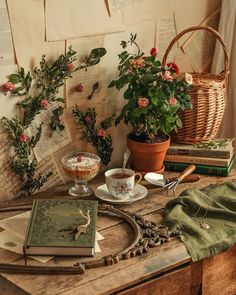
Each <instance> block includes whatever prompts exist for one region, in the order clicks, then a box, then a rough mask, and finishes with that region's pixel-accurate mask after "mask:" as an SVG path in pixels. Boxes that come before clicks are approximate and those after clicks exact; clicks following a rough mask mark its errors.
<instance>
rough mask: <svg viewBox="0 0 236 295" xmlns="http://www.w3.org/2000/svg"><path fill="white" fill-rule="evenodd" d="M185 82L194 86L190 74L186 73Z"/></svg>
mask: <svg viewBox="0 0 236 295" xmlns="http://www.w3.org/2000/svg"><path fill="white" fill-rule="evenodd" d="M185 80H186V82H187V83H188V84H189V85H191V84H193V77H192V75H190V74H189V73H185Z"/></svg>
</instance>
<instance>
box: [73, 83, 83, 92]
mask: <svg viewBox="0 0 236 295" xmlns="http://www.w3.org/2000/svg"><path fill="white" fill-rule="evenodd" d="M75 91H76V92H79V93H81V92H83V91H84V85H83V84H82V83H79V84H78V85H76V86H75Z"/></svg>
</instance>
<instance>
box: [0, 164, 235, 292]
mask: <svg viewBox="0 0 236 295" xmlns="http://www.w3.org/2000/svg"><path fill="white" fill-rule="evenodd" d="M176 175H177V173H174V172H173V173H166V176H167V177H174V176H176ZM231 180H234V181H236V172H235V170H234V171H232V172H231V174H230V176H229V177H227V178H225V177H209V176H201V179H200V180H199V181H198V182H195V183H183V184H180V185H179V187H178V188H177V194H179V193H180V192H182V191H183V190H185V189H188V188H203V187H205V186H208V185H209V184H213V183H222V182H225V181H231ZM102 183H104V177H103V176H100V177H98V178H96V179H95V181H93V182H92V186H93V188H96V187H97V186H98V185H101V184H102ZM141 184H142V185H145V186H146V187H147V188H148V189H149V195H148V196H147V197H146V198H145V199H143V200H140V201H138V202H135V203H132V204H129V205H126V206H120V208H122V209H125V210H129V211H131V212H136V213H138V214H141V215H142V216H144V217H145V218H146V219H148V220H152V221H154V222H161V221H162V214H163V208H164V207H165V204H166V203H167V202H168V201H169V200H171V199H172V198H173V197H174V196H173V195H171V194H169V195H167V194H166V193H165V192H161V189H160V188H157V187H155V186H153V185H150V184H148V183H147V182H146V181H144V180H143V181H142V182H141ZM67 189H68V187H66V186H64V187H60V188H58V189H57V190H54V191H50V192H48V193H45V192H44V193H41V194H43V195H44V196H45V197H50V196H54V197H55V196H58V197H59V196H66V194H67ZM14 214H16V212H15V213H14ZM10 215H12V213H1V215H0V218H1V219H2V218H6V217H7V216H10ZM97 228H98V230H99V231H100V232H101V234H102V235H104V237H105V240H103V241H100V242H99V245H100V247H101V249H102V253H101V254H96V256H95V258H96V259H97V258H99V257H100V256H104V255H106V254H111V253H115V252H116V251H119V250H121V249H123V248H125V247H126V246H127V245H128V244H129V242H130V241H131V239H132V231H131V229H130V227H129V226H128V225H127V224H126V223H125V222H124V221H123V220H121V219H119V218H117V217H114V216H109V217H108V216H103V215H99V217H98V223H97ZM235 249H236V248H235ZM226 253H227V252H226ZM226 253H225V254H226ZM221 255H222V254H221ZM233 255H234V260H233V259H231V260H232V261H234V265H236V263H235V259H236V258H235V253H234V254H233ZM218 256H220V255H218ZM218 256H216V257H214V258H212V259H216V260H217V259H218ZM227 257H228V256H227ZM231 258H232V257H231ZM0 259H1V262H9V261H14V263H23V260H22V258H20V257H19V255H16V254H14V253H11V252H9V251H6V250H3V249H0ZM84 259H85V258H80V259H79V258H78V257H76V258H73V257H71V258H63V257H57V258H55V259H53V260H52V261H50V262H48V263H47V264H48V265H60V264H61V265H71V264H73V263H74V262H78V261H83V260H84ZM91 259H93V258H91ZM86 260H87V258H86ZM223 260H224V259H223ZM207 261H208V260H206V264H204V271H205V269H208V267H209V266H210V265H211V263H210V262H207ZM30 262H31V263H32V264H37V263H38V262H36V261H33V260H31V261H30ZM190 262H191V259H190V256H189V255H188V253H187V251H186V249H185V246H184V244H183V243H181V242H180V241H179V240H178V239H175V238H173V239H172V240H171V241H170V242H169V243H167V244H164V245H161V246H158V247H156V248H152V249H151V250H150V251H149V253H147V254H144V255H142V256H138V257H135V258H131V259H128V260H124V261H121V262H119V263H118V264H116V265H112V266H106V267H101V268H97V269H89V270H86V272H85V274H84V275H67V276H65V275H64V276H63V275H50V276H47V275H19V274H1V283H2V282H4V280H5V282H6V285H7V284H12V285H13V286H16V287H17V289H18V290H20V292H21V293H19V294H34V295H37V294H65V295H70V294H71V295H72V294H73V295H75V294H76V295H77V294H79V295H80V294H82V295H86V294H89V295H90V294H114V293H118V292H121V291H122V292H124V290H125V289H127V290H128V289H130V290H132V288H135V287H137V286H145V284H147V282H148V281H149V280H150V281H151V282H152V287H150V288H151V290H155V288H157V286H158V284H157V283H156V282H158V280H160V282H162V283H160V286H164V285H165V284H164V282H168V281H169V280H168V279H167V278H169V277H171V276H170V274H171V272H172V271H173V275H174V276H173V278H175V280H174V281H173V283H174V282H176V283H177V281H178V280H180V276H181V274H184V276H182V277H183V278H184V277H186V278H187V281H188V283H187V282H185V280H184V281H183V286H182V287H183V290H184V288H187V289H188V290H190V283H192V285H194V284H195V287H196V288H198V289H199V284H200V283H201V282H200V283H199V278H198V280H197V279H196V280H194V278H195V276H194V278H193V277H192V278H191V274H190V270H191V269H192V267H190ZM204 263H205V262H204ZM217 263H218V262H217ZM222 263H223V264H224V262H223V261H221V263H218V264H216V265H217V267H218V266H220V265H221V264H222ZM183 266H186V268H183V270H176V268H179V267H183ZM227 267H228V266H227ZM229 267H232V271H233V262H232V265H231V264H230V263H229ZM209 269H210V268H209ZM234 271H235V272H236V269H234ZM166 272H170V274H169V273H168V274H166ZM212 272H214V267H213V268H212ZM162 276H163V277H162ZM209 277H211V272H210V270H209V274H207V272H206V275H205V277H204V280H205V282H206V281H207V280H209ZM219 277H220V272H219ZM155 280H156V281H155ZM218 281H219V279H218ZM171 282H172V279H171ZM181 282H182V280H181ZM2 284H3V283H2ZM181 284H182V283H181ZM137 288H138V287H137ZM140 288H141V289H140V290H142V287H140ZM161 288H164V287H161ZM176 288H177V287H176ZM176 288H175V289H176ZM196 288H195V289H196ZM212 288H213V286H212ZM133 290H135V289H133ZM137 290H139V289H137ZM163 290H166V289H163ZM192 290H194V288H192ZM212 290H214V289H212ZM235 290H236V287H235ZM22 292H23V293H22ZM138 292H140V291H138ZM158 292H159V291H158ZM163 292H164V291H163ZM189 292H190V291H189ZM6 294H7V293H6ZM8 294H10V293H8ZM15 294H18V293H14V295H15ZM124 294H126V293H124ZM127 294H129V293H127ZM131 294H135V293H131ZM137 294H139V293H137ZM140 294H141V293H140ZM142 294H168V295H169V294H172V293H160V292H159V293H155V292H154V291H153V293H144V292H143V293H142ZM173 294H175V293H173ZM176 294H177V293H176ZM179 294H181V293H179ZM182 294H183V295H184V294H189V293H185V291H184V293H182ZM191 294H194V293H191ZM205 294H216V295H217V293H205ZM220 294H231V293H220ZM232 294H233V293H232ZM1 295H3V294H2V293H1Z"/></svg>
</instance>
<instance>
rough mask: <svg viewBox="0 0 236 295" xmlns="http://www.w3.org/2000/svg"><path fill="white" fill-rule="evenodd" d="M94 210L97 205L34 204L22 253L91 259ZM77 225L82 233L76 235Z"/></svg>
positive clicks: (79, 202)
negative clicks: (89, 257)
mask: <svg viewBox="0 0 236 295" xmlns="http://www.w3.org/2000/svg"><path fill="white" fill-rule="evenodd" d="M97 206H98V203H97V201H86V200H34V203H33V207H32V211H31V215H30V219H29V223H28V229H27V233H26V237H25V242H24V253H25V254H26V255H28V254H30V255H79V256H93V255H94V247H95V233H96V219H97ZM81 225H85V227H86V231H85V232H84V233H81V234H79V231H80V229H81V227H80V226H81Z"/></svg>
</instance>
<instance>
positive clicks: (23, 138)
mask: <svg viewBox="0 0 236 295" xmlns="http://www.w3.org/2000/svg"><path fill="white" fill-rule="evenodd" d="M28 139H29V137H28V136H27V135H25V134H21V135H19V141H20V142H26V141H27V140H28Z"/></svg>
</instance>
